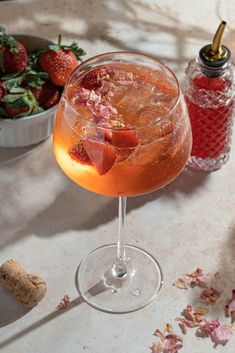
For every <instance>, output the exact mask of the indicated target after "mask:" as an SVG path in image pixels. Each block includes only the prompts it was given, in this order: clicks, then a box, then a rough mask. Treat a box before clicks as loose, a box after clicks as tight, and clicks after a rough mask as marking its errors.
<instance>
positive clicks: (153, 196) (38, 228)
mask: <svg viewBox="0 0 235 353" xmlns="http://www.w3.org/2000/svg"><path fill="white" fill-rule="evenodd" d="M208 178H209V175H208V174H205V173H195V172H192V171H190V170H188V169H185V170H184V171H183V172H182V174H181V175H180V176H179V177H178V178H177V179H176V180H175V181H173V182H172V183H171V184H169V185H168V186H166V187H164V188H163V189H161V190H159V191H156V192H152V193H149V194H146V195H142V196H140V197H130V198H128V203H127V213H129V212H131V211H133V210H135V209H138V208H140V207H142V206H144V205H145V204H148V203H150V202H158V201H157V200H158V198H160V197H164V198H169V199H174V198H176V197H178V195H179V194H184V195H187V196H189V195H191V194H193V193H194V192H196V191H197V189H198V188H199V187H202V186H203V184H205V183H206V182H207V181H208ZM65 210H66V211H65ZM117 216H118V201H117V198H111V197H104V196H101V195H98V194H95V193H92V192H90V191H87V190H85V189H83V188H80V187H78V186H77V185H75V184H73V183H71V182H70V181H68V183H66V184H65V190H63V192H61V193H59V194H58V195H57V197H56V198H55V200H54V201H53V203H52V204H50V205H49V206H48V207H47V208H45V209H44V210H43V211H42V212H40V213H39V214H37V215H36V217H34V218H33V219H32V220H31V221H30V222H28V224H26V225H25V227H23V228H21V229H20V230H19V231H16V232H14V233H13V234H7V233H6V234H5V235H4V236H5V241H3V242H2V245H1V246H0V250H1V249H2V248H4V247H5V246H7V245H10V244H13V243H14V242H17V241H18V240H19V239H20V238H22V237H24V236H26V235H28V234H35V235H37V236H41V237H47V236H54V235H58V233H64V232H66V231H68V230H77V231H79V230H91V229H95V228H97V227H98V226H99V225H102V224H106V223H108V222H111V221H112V220H113V219H115V218H117Z"/></svg>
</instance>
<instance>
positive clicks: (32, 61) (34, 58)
mask: <svg viewBox="0 0 235 353" xmlns="http://www.w3.org/2000/svg"><path fill="white" fill-rule="evenodd" d="M45 51H46V49H43V48H36V49H34V50H32V51H31V53H29V66H30V67H31V68H32V69H33V70H35V71H39V70H40V66H39V57H40V55H41V54H42V53H44V52H45Z"/></svg>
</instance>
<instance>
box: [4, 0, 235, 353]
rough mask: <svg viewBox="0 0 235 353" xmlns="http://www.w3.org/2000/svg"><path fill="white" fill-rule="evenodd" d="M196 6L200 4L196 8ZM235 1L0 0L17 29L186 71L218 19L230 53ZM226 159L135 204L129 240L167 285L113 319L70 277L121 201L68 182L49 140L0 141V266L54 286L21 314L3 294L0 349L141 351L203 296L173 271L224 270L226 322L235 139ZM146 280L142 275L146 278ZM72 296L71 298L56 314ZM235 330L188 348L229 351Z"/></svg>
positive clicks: (106, 234)
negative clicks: (2, 144) (227, 337)
mask: <svg viewBox="0 0 235 353" xmlns="http://www.w3.org/2000/svg"><path fill="white" fill-rule="evenodd" d="M199 9H200V10H199ZM234 16H235V6H234V1H233V0H231V1H230V0H227V1H213V0H208V1H202V0H200V1H197V2H189V1H187V0H182V1H180V2H179V1H175V0H171V1H163V0H161V1H157V0H155V1H153V0H152V1H150V0H135V1H134V0H120V1H118V0H116V1H108V0H106V1H105V0H100V1H94V0H93V1H92V0H87V1H85V0H84V1H78V0H77V1H76V0H67V1H65V0H57V1H52V0H40V1H32V0H25V1H20V0H19V1H6V2H5V1H1V2H0V24H1V25H3V26H5V27H7V28H8V30H9V31H10V32H12V33H31V34H34V35H40V36H43V37H47V38H49V39H52V40H56V37H57V35H58V33H62V34H63V36H64V39H65V41H67V42H70V41H71V40H78V41H79V43H80V45H81V46H82V47H84V48H85V49H86V51H87V57H88V56H93V55H95V54H98V53H102V52H105V51H111V50H134V51H142V52H144V53H147V54H150V55H153V56H156V57H158V58H160V59H162V60H163V61H164V62H166V63H167V64H168V65H169V66H170V67H171V68H173V69H174V70H175V72H176V74H177V75H178V77H179V78H182V77H183V72H184V69H185V65H186V63H187V62H188V60H189V59H190V58H193V57H194V56H195V55H196V53H197V51H198V49H199V48H200V47H201V46H202V45H204V44H207V43H208V42H209V41H210V39H211V37H212V36H213V32H214V30H215V28H216V27H217V25H218V22H219V21H220V20H221V19H224V20H228V21H229V26H228V27H229V28H228V30H227V31H226V35H225V44H226V45H228V46H229V47H230V48H231V49H232V52H233V54H235V39H234V38H235V21H234V19H235V17H234ZM233 137H234V138H233V145H232V151H231V158H230V160H229V162H228V163H227V164H226V166H224V167H223V168H222V169H221V170H219V171H217V172H214V173H211V174H202V173H193V172H191V171H187V170H185V171H184V172H183V173H182V174H181V176H179V177H178V178H177V179H176V180H175V181H174V182H173V183H172V184H171V185H169V186H168V187H166V188H164V189H162V190H160V191H158V192H155V193H152V194H149V195H146V196H142V197H138V198H132V199H130V200H129V202H128V213H127V225H128V226H127V228H128V235H127V240H128V243H131V244H138V245H139V246H142V247H143V248H145V249H146V250H147V251H150V252H151V253H152V254H153V255H154V256H156V257H157V258H158V260H159V262H160V264H161V266H162V269H163V272H164V275H165V283H164V286H163V288H162V290H161V291H160V293H159V295H158V296H157V298H156V299H155V300H154V301H153V302H152V303H151V304H150V305H149V306H147V307H146V308H145V309H142V310H140V311H137V312H134V313H131V314H125V315H111V314H105V313H102V312H99V311H97V310H94V309H93V308H91V307H89V306H88V305H87V304H86V303H84V302H82V300H81V299H80V298H79V297H78V293H77V290H76V287H75V283H74V278H75V272H76V269H77V266H78V263H79V262H80V260H81V259H82V258H83V257H84V256H85V255H86V254H87V253H88V252H90V251H91V250H92V249H94V248H96V247H98V246H100V245H103V244H106V243H110V242H114V241H115V239H116V232H117V201H116V200H115V199H112V198H108V197H102V196H99V195H95V194H93V193H91V192H88V191H86V190H84V189H82V188H80V187H79V186H77V185H75V184H73V182H72V181H70V180H69V179H68V178H67V177H66V176H65V175H64V174H63V173H62V171H61V170H60V169H59V167H58V166H57V164H56V162H55V159H54V156H53V152H52V146H51V140H50V139H49V140H47V141H46V142H44V143H41V144H39V145H37V146H34V147H28V148H23V149H3V148H0V262H1V263H3V262H4V261H5V260H7V259H9V258H15V259H17V260H18V261H19V262H20V263H22V265H24V266H25V268H27V269H29V270H30V271H31V272H36V273H39V274H40V275H41V276H42V277H43V278H44V279H45V280H46V282H47V284H48V291H47V293H46V297H45V298H44V299H43V301H42V302H40V304H39V305H38V306H36V307H35V308H33V309H32V310H25V309H23V308H22V306H21V305H19V304H17V303H16V302H15V300H14V299H13V298H12V297H11V295H9V293H7V292H6V291H4V290H2V289H1V290H0V351H1V352H3V353H29V352H32V350H33V351H34V352H35V353H51V352H56V353H68V352H69V353H78V352H79V353H80V352H87V353H100V352H102V353H111V352H113V353H130V352H135V353H143V352H149V351H150V350H149V347H150V346H151V344H152V343H153V342H154V341H156V338H155V337H154V336H153V332H154V330H155V329H156V328H163V326H164V324H165V323H166V322H170V323H173V324H174V327H175V329H176V331H177V332H178V333H179V332H180V331H179V329H178V327H177V323H176V322H174V318H176V317H177V316H179V314H180V312H181V311H182V309H183V308H184V307H185V306H186V305H187V304H188V303H193V304H195V303H196V302H197V298H198V291H197V290H189V291H181V290H179V289H177V288H175V287H173V286H172V282H173V281H174V280H175V278H176V277H177V276H178V275H181V274H183V273H185V272H188V271H192V270H194V269H195V268H196V267H198V266H200V267H202V268H204V269H205V271H208V272H211V273H216V272H220V274H221V279H222V287H223V297H222V298H221V299H220V300H219V301H218V304H216V305H215V306H213V307H211V308H210V317H212V318H218V319H221V320H222V321H223V322H225V321H226V322H228V321H229V320H228V319H226V318H225V317H224V312H223V307H224V302H225V299H226V298H227V297H228V296H229V295H230V292H231V289H232V288H235V197H234V191H235V181H234V175H235V136H233ZM146 275H147V274H146ZM66 293H67V294H69V295H70V297H71V299H72V304H71V305H70V307H69V308H68V310H66V311H58V310H56V306H57V304H58V303H59V301H60V298H61V297H63V296H64V294H66ZM234 349H235V337H233V339H232V340H231V341H230V342H229V343H228V344H227V345H226V346H225V347H221V346H218V347H217V348H216V349H214V348H213V344H212V342H211V341H210V340H209V339H200V338H196V337H195V335H194V330H192V331H190V332H189V333H188V334H187V335H186V336H185V339H184V348H183V349H182V353H183V352H190V353H197V352H203V351H204V352H205V351H206V352H207V353H212V352H215V351H216V352H226V353H232V352H234Z"/></svg>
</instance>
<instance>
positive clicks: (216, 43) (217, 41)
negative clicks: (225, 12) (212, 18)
mask: <svg viewBox="0 0 235 353" xmlns="http://www.w3.org/2000/svg"><path fill="white" fill-rule="evenodd" d="M226 24H227V22H226V21H222V22H221V23H220V25H219V27H218V29H217V31H216V33H215V35H214V38H213V42H212V46H211V49H212V52H213V53H214V54H215V55H218V54H221V53H222V48H221V41H222V36H223V33H224V30H225V26H226Z"/></svg>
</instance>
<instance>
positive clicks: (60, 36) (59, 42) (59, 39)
mask: <svg viewBox="0 0 235 353" xmlns="http://www.w3.org/2000/svg"><path fill="white" fill-rule="evenodd" d="M61 39H62V35H61V34H59V36H58V46H59V47H60V46H61Z"/></svg>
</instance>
